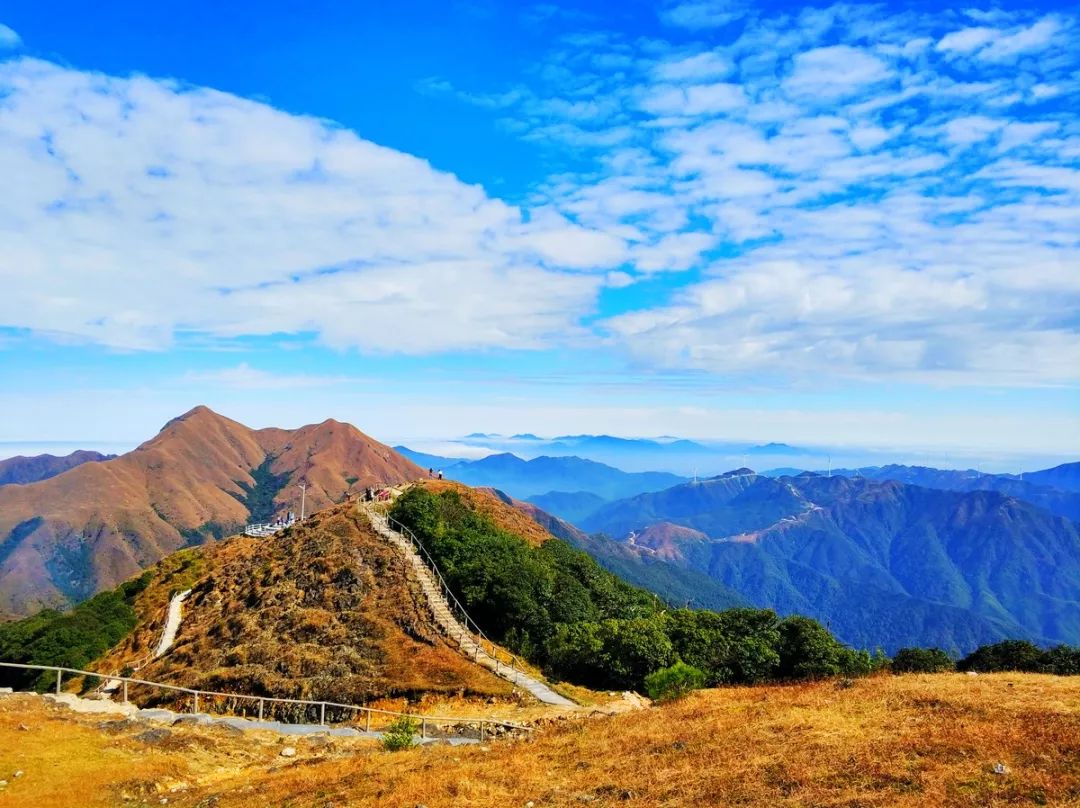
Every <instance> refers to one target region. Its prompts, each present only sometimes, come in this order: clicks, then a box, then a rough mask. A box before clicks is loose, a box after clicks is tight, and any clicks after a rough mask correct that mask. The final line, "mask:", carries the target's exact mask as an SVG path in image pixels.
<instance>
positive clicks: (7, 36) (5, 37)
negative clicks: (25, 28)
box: [0, 23, 22, 50]
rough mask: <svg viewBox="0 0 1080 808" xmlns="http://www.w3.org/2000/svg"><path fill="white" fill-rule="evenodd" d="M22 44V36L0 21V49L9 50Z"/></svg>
mask: <svg viewBox="0 0 1080 808" xmlns="http://www.w3.org/2000/svg"><path fill="white" fill-rule="evenodd" d="M21 44H22V38H21V37H20V36H19V35H18V34H17V33H15V31H14V30H12V29H11V28H9V27H8V26H6V25H4V24H3V23H0V50H10V49H12V48H17V47H19V46H20V45H21Z"/></svg>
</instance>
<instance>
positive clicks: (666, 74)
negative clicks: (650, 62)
mask: <svg viewBox="0 0 1080 808" xmlns="http://www.w3.org/2000/svg"><path fill="white" fill-rule="evenodd" d="M731 67H732V66H731V62H730V61H728V60H727V59H725V58H724V57H723V56H721V55H719V54H718V53H716V52H715V51H705V52H704V53H696V54H694V55H693V56H681V57H678V58H676V59H669V60H665V61H662V62H660V63H659V64H657V65H656V68H655V73H656V77H657V78H658V79H660V80H661V81H686V80H693V81H701V80H704V79H719V78H724V77H725V76H727V75H728V74H729V73H731Z"/></svg>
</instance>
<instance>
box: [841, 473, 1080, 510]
mask: <svg viewBox="0 0 1080 808" xmlns="http://www.w3.org/2000/svg"><path fill="white" fill-rule="evenodd" d="M833 474H840V475H843V476H845V477H865V478H867V479H871V480H896V481H898V482H902V483H908V484H911V485H921V486H924V487H926V488H939V489H941V490H944V491H997V492H999V493H1002V494H1008V495H1009V496H1012V497H1016V498H1017V499H1022V500H1024V501H1025V502H1030V503H1032V504H1033V505H1038V506H1039V507H1041V508H1045V509H1046V510H1048V511H1050V513H1054V514H1057V515H1058V516H1065V517H1067V518H1069V519H1073V520H1080V487H1073V488H1070V487H1069V486H1070V485H1074V486H1075V485H1080V463H1068V464H1066V465H1063V466H1058V467H1056V468H1053V469H1047V470H1046V471H1037V472H1032V473H1031V474H1025V475H1024V476H1023V479H1021V478H1019V477H1016V476H1014V475H1011V474H982V473H980V472H978V471H975V470H974V469H968V470H966V471H960V470H954V469H935V468H929V467H926V466H898V465H890V466H870V467H866V468H861V469H837V470H834V471H833Z"/></svg>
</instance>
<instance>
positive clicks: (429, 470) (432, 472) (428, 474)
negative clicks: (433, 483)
mask: <svg viewBox="0 0 1080 808" xmlns="http://www.w3.org/2000/svg"><path fill="white" fill-rule="evenodd" d="M427 476H428V477H434V476H435V469H431V468H429V469H428V470H427Z"/></svg>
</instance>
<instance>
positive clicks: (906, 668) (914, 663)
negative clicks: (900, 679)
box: [892, 648, 956, 673]
mask: <svg viewBox="0 0 1080 808" xmlns="http://www.w3.org/2000/svg"><path fill="white" fill-rule="evenodd" d="M955 668H956V663H955V662H953V660H952V658H951V657H950V656H949V655H948V654H946V653H945V652H944V651H942V650H941V649H940V648H901V649H900V650H899V651H897V652H896V656H895V657H893V661H892V671H893V673H941V672H942V671H951V670H954V669H955Z"/></svg>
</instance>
